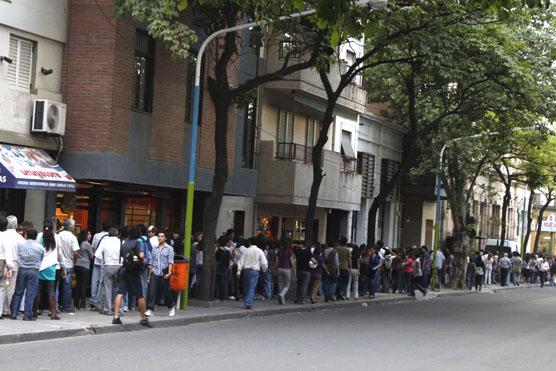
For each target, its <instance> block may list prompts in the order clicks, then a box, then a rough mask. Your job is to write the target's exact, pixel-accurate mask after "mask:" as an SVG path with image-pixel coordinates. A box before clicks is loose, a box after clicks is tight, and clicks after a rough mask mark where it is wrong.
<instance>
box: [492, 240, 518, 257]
mask: <svg viewBox="0 0 556 371" xmlns="http://www.w3.org/2000/svg"><path fill="white" fill-rule="evenodd" d="M483 250H484V251H486V252H495V251H504V252H506V253H508V256H511V255H512V254H513V253H514V252H520V250H521V248H520V246H519V243H517V242H515V241H509V240H505V241H504V244H502V240H497V239H495V238H487V239H486V240H485V243H484V245H483Z"/></svg>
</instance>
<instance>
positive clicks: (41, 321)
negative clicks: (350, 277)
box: [0, 285, 539, 345]
mask: <svg viewBox="0 0 556 371" xmlns="http://www.w3.org/2000/svg"><path fill="white" fill-rule="evenodd" d="M538 286H539V285H535V286H529V287H538ZM529 287H526V286H519V287H514V286H508V287H500V286H494V285H493V286H487V287H483V290H482V292H481V294H483V293H497V292H503V291H507V290H515V289H525V288H529ZM475 293H476V292H475V291H474V290H471V291H468V290H463V291H462V290H449V289H442V291H439V292H434V291H430V290H429V291H428V292H427V296H425V297H423V296H422V295H421V294H420V293H419V292H418V293H417V300H431V299H435V298H440V297H446V296H461V295H469V294H475ZM477 294H478V293H477ZM413 300H414V299H413V298H410V297H408V296H407V295H405V294H380V293H377V296H376V298H375V299H367V298H362V299H358V300H353V299H352V300H349V301H340V302H335V303H324V302H321V303H317V304H305V305H298V304H286V305H279V304H277V302H276V300H265V301H260V300H256V301H255V303H254V305H253V309H252V310H245V309H244V308H243V303H242V302H241V301H225V302H222V303H221V302H218V303H217V305H216V306H215V307H212V308H206V307H197V306H189V308H188V309H187V311H181V310H177V311H176V316H175V317H168V310H167V308H165V307H162V308H157V310H156V311H155V313H154V316H153V317H151V322H152V324H153V327H155V328H163V327H173V326H185V325H190V324H194V323H204V322H213V321H222V320H229V319H237V318H245V317H258V316H270V315H276V314H287V313H301V312H311V311H314V310H331V309H338V308H349V307H356V306H362V305H363V306H365V304H366V305H386V304H396V303H401V302H404V301H413ZM364 303H365V304H364ZM60 317H61V320H59V321H52V320H50V318H49V317H48V316H46V315H44V316H39V317H38V319H37V320H36V321H32V322H25V321H22V320H21V318H22V315H20V317H19V319H18V320H16V321H14V320H11V319H9V318H4V319H3V320H1V321H0V345H2V344H11V343H20V342H27V341H37V340H50V339H56V338H66V337H74V336H86V335H96V334H108V333H115V332H121V331H135V330H142V329H145V327H143V326H141V325H139V323H138V322H139V314H138V313H137V312H136V311H133V312H129V313H126V314H125V316H123V317H122V322H123V323H124V324H123V325H121V326H118V325H112V324H111V321H112V317H110V316H106V315H102V314H99V313H97V312H91V311H88V310H84V311H76V312H75V313H72V314H69V313H61V314H60Z"/></svg>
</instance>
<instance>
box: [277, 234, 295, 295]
mask: <svg viewBox="0 0 556 371" xmlns="http://www.w3.org/2000/svg"><path fill="white" fill-rule="evenodd" d="M294 266H295V258H294V257H293V254H292V253H291V252H290V250H289V249H288V243H287V242H286V241H281V242H280V250H279V251H278V253H277V254H276V262H275V266H274V271H275V272H276V279H277V281H278V303H279V304H286V294H287V293H288V290H289V289H290V284H291V271H292V267H294Z"/></svg>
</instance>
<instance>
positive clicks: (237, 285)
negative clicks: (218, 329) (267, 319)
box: [0, 216, 556, 327]
mask: <svg viewBox="0 0 556 371" xmlns="http://www.w3.org/2000/svg"><path fill="white" fill-rule="evenodd" d="M75 232H76V231H75V222H74V221H73V220H71V219H69V220H66V221H64V223H63V225H62V228H61V229H60V230H58V228H57V227H56V226H54V224H53V223H52V222H51V221H46V222H45V223H44V225H43V227H42V230H41V231H40V232H38V231H37V230H35V228H34V226H33V225H32V223H30V222H23V223H21V224H18V221H17V218H16V217H15V216H8V217H3V216H0V276H1V281H0V310H2V312H1V314H2V316H0V318H6V317H8V318H11V319H17V318H18V316H19V314H20V313H23V320H24V321H34V320H36V318H37V316H39V315H43V313H44V311H47V313H48V316H49V317H50V318H51V319H52V320H58V319H60V316H59V313H60V312H62V313H63V312H74V311H75V310H85V309H89V310H93V311H97V312H99V313H100V314H104V315H107V316H111V317H112V323H113V324H121V323H122V321H121V318H120V317H121V316H122V315H124V314H125V313H126V312H128V311H130V310H134V309H137V310H138V311H139V312H140V315H141V321H140V323H141V324H142V325H144V326H149V327H150V326H151V325H150V322H149V320H148V318H149V317H151V316H153V315H154V309H155V307H156V306H157V305H158V306H159V307H160V306H166V307H167V308H168V315H169V316H170V317H172V316H175V314H176V307H175V304H176V301H177V294H178V293H177V292H174V291H173V290H172V288H171V286H170V278H171V277H172V275H173V274H174V265H175V258H176V256H177V255H180V254H183V248H184V246H183V240H182V238H181V234H180V233H170V232H169V231H167V230H158V229H157V228H156V227H155V226H150V227H148V228H147V227H146V226H145V225H136V226H132V227H127V226H124V227H122V228H119V227H118V226H112V225H110V224H109V223H107V222H105V223H103V224H102V231H100V232H98V233H96V234H95V235H92V234H91V233H90V232H89V231H87V230H81V231H80V232H79V234H78V235H77V236H76V234H75ZM209 253H210V254H214V259H215V261H216V267H215V274H214V276H215V279H214V280H213V281H211V280H208V281H207V280H202V279H201V277H202V274H203V260H204V259H203V256H204V254H209ZM433 254H434V253H433V252H432V251H431V250H429V249H428V248H427V247H426V246H421V247H420V248H418V247H416V246H412V247H408V248H404V249H397V248H394V249H390V248H389V247H387V246H384V244H383V243H382V242H381V241H377V243H376V244H375V246H371V247H368V246H366V245H360V246H358V245H356V244H350V243H347V240H346V238H345V237H340V238H339V239H338V241H337V242H336V243H334V244H329V245H325V244H320V243H312V244H306V243H304V242H303V241H292V240H291V239H288V238H280V239H278V240H272V239H267V238H264V237H263V236H261V235H259V236H257V237H253V238H249V239H244V238H243V237H242V236H236V235H235V233H234V231H233V230H228V231H227V232H226V233H224V234H223V235H222V236H220V237H219V238H218V239H217V242H216V244H215V246H213V248H212V249H208V248H207V246H205V243H204V240H203V235H202V233H200V232H198V233H196V234H195V236H194V240H193V244H192V246H191V258H190V265H189V266H190V269H189V284H190V291H189V292H190V296H191V298H198V297H199V293H200V291H201V290H203V289H204V288H203V287H202V285H203V282H211V283H210V285H211V286H210V287H209V292H210V293H214V297H215V298H217V299H219V300H222V301H224V300H237V301H239V300H243V304H244V306H245V308H246V309H252V307H253V303H254V300H256V299H259V300H269V299H273V298H274V299H275V300H276V301H277V303H278V304H281V305H283V304H286V303H288V302H294V303H297V304H305V303H306V302H309V301H310V302H311V303H316V302H317V301H319V300H323V301H325V302H334V301H337V300H339V301H342V300H350V299H351V298H353V299H358V298H359V297H368V298H371V299H372V298H374V297H375V295H376V293H377V292H383V293H400V294H402V293H403V294H406V295H409V296H415V292H416V291H419V292H421V294H422V295H423V296H425V295H426V294H427V289H428V288H429V287H430V285H431V278H432V273H433V270H434V271H435V273H436V275H437V277H438V280H439V282H438V283H439V285H441V286H448V285H450V283H451V281H452V280H453V279H454V269H453V268H454V257H453V255H452V254H450V253H449V252H448V251H446V250H444V251H443V250H438V251H437V252H436V256H433ZM434 257H436V259H433V258H434ZM74 275H75V287H74V284H73V278H74ZM555 276H556V258H554V257H547V256H544V255H542V254H541V255H536V254H526V255H525V257H523V258H522V257H521V256H520V255H519V254H518V253H517V252H514V253H513V254H512V256H511V257H509V256H508V253H501V254H499V253H491V252H489V253H487V252H483V251H478V252H476V253H474V254H472V255H471V256H469V258H468V263H467V267H466V283H467V287H468V289H470V290H471V289H473V288H475V290H477V291H480V290H481V289H482V287H483V285H492V284H500V285H501V286H507V285H510V284H513V285H516V286H517V285H520V284H522V283H525V284H533V283H536V282H539V283H540V285H541V287H543V286H544V285H545V284H546V283H549V284H550V285H551V286H553V285H555V281H554V278H555ZM204 291H205V292H206V290H204Z"/></svg>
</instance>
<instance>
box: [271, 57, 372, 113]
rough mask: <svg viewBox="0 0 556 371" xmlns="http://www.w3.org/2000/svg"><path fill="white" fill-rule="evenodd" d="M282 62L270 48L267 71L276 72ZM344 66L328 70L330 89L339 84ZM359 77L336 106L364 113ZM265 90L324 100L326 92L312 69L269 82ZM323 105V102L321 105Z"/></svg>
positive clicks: (363, 91) (362, 93) (364, 103)
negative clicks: (301, 94)
mask: <svg viewBox="0 0 556 371" xmlns="http://www.w3.org/2000/svg"><path fill="white" fill-rule="evenodd" d="M282 63H283V60H282V59H280V58H279V53H278V50H277V49H275V48H270V50H269V51H268V56H267V64H266V68H267V71H269V72H270V71H276V70H278V69H279V68H281V67H282ZM345 69H346V66H345V64H344V65H335V66H332V67H331V68H330V72H329V73H328V78H329V80H330V83H331V85H332V87H333V88H334V89H335V88H336V87H337V86H338V84H339V83H340V72H341V71H345ZM361 80H362V78H361V76H356V77H355V78H354V81H353V83H351V84H349V85H348V86H346V87H345V89H344V90H343V92H342V95H341V96H340V98H339V99H338V102H337V104H338V105H339V106H341V107H344V108H348V109H351V110H354V111H356V112H365V108H366V104H367V92H366V91H365V90H364V89H363V87H362V86H361ZM265 88H266V89H270V90H275V91H276V92H278V93H279V92H282V93H285V94H287V95H290V93H291V91H292V90H293V91H300V92H303V93H305V94H306V95H309V96H312V97H316V98H320V99H322V100H326V99H327V97H326V92H325V90H324V88H323V86H322V82H321V79H320V76H319V74H318V73H317V72H316V71H315V70H314V69H305V70H301V71H298V72H294V73H292V74H291V75H288V76H286V77H285V78H284V79H282V80H279V81H273V82H269V83H267V84H266V85H265ZM322 104H323V105H324V104H325V103H324V102H323V103H322Z"/></svg>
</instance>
